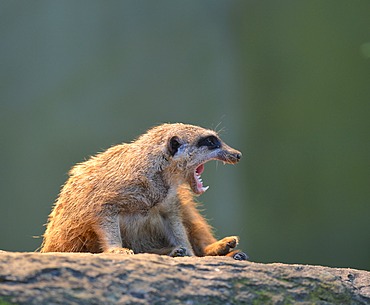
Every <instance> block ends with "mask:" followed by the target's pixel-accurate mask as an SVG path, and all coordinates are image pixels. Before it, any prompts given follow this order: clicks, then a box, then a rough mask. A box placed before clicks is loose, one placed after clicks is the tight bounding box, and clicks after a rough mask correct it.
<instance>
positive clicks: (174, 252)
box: [169, 247, 192, 257]
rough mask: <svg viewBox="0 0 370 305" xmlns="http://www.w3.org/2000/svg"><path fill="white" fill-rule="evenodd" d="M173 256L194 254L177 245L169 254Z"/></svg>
mask: <svg viewBox="0 0 370 305" xmlns="http://www.w3.org/2000/svg"><path fill="white" fill-rule="evenodd" d="M169 256H171V257H184V256H192V254H191V253H189V250H187V249H186V248H185V247H177V248H175V249H173V250H172V251H171V253H170V254H169Z"/></svg>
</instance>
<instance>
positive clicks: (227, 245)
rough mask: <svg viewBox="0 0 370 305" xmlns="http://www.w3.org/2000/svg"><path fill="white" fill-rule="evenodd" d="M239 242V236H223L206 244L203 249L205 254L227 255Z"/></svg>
mask: <svg viewBox="0 0 370 305" xmlns="http://www.w3.org/2000/svg"><path fill="white" fill-rule="evenodd" d="M238 243H239V238H238V237H237V236H229V237H225V238H223V239H221V240H219V241H216V242H215V243H213V244H210V245H208V246H207V247H206V248H205V249H204V253H205V255H211V256H216V255H227V254H228V253H230V251H232V249H234V248H235V247H236V246H237V245H238Z"/></svg>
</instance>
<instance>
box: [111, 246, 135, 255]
mask: <svg viewBox="0 0 370 305" xmlns="http://www.w3.org/2000/svg"><path fill="white" fill-rule="evenodd" d="M104 253H113V254H124V255H133V254H134V251H132V250H131V249H127V248H118V247H117V248H110V249H108V250H106V251H104Z"/></svg>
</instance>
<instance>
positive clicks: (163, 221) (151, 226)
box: [41, 123, 241, 256]
mask: <svg viewBox="0 0 370 305" xmlns="http://www.w3.org/2000/svg"><path fill="white" fill-rule="evenodd" d="M209 135H215V136H217V137H218V135H217V134H216V132H214V131H212V130H207V129H204V128H201V127H198V126H192V125H185V124H180V123H178V124H163V125H160V126H157V127H154V128H152V129H150V130H149V131H148V132H147V133H145V134H143V135H142V136H140V137H139V138H138V139H137V140H136V141H134V142H132V143H130V144H121V145H116V146H113V147H111V148H109V149H107V150H106V151H105V152H103V153H100V154H97V155H96V156H94V157H91V158H90V159H89V160H87V161H86V162H83V163H80V164H77V165H76V166H74V167H73V168H72V169H71V171H70V172H69V179H68V180H67V182H66V183H65V185H64V186H63V188H62V190H61V192H60V194H59V197H58V199H57V201H56V203H55V206H54V209H53V211H52V212H51V214H50V216H49V220H48V224H47V229H46V232H45V234H44V240H43V244H42V246H41V252H92V253H98V252H115V253H126V254H130V253H132V251H133V252H134V253H142V252H148V253H158V254H168V255H176V254H174V251H175V252H176V249H178V248H179V247H180V248H182V249H185V252H184V253H182V254H183V255H197V256H204V255H228V254H230V253H231V252H232V250H233V248H234V247H235V246H236V244H237V242H238V240H237V237H235V236H232V237H227V238H224V239H222V240H221V241H217V240H216V239H215V238H214V236H213V234H212V230H211V228H210V226H209V225H208V223H207V222H206V220H205V219H204V218H203V217H202V216H201V214H200V213H199V211H198V209H197V207H196V203H195V201H194V199H193V196H194V190H193V189H191V183H192V181H193V180H192V179H194V170H195V168H196V167H197V166H199V165H200V164H202V163H204V162H207V161H209V160H221V161H224V162H227V163H236V162H237V161H238V160H239V159H240V156H241V154H240V153H239V152H238V151H236V150H234V149H232V148H230V147H229V146H227V145H226V144H225V143H223V142H221V143H222V147H221V148H220V149H217V150H210V149H208V148H207V147H199V148H198V147H197V146H196V143H197V141H198V139H199V138H201V137H204V136H209ZM174 136H176V137H177V138H178V141H180V144H181V146H180V147H179V148H178V151H177V152H176V153H175V154H174V155H171V154H170V153H169V146H168V145H169V141H170V139H171V138H172V137H174ZM131 250H132V251H131Z"/></svg>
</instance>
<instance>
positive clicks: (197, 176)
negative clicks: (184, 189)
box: [190, 163, 209, 195]
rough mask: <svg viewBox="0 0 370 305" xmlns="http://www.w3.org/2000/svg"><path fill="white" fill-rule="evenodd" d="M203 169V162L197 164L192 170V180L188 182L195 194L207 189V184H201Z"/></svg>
mask: <svg viewBox="0 0 370 305" xmlns="http://www.w3.org/2000/svg"><path fill="white" fill-rule="evenodd" d="M203 171H204V163H202V164H200V165H198V167H197V168H196V169H195V170H194V174H193V176H194V181H192V183H191V184H190V186H191V188H192V190H193V192H194V193H195V194H197V195H200V194H203V193H204V192H205V191H206V190H208V188H209V186H203V181H202V178H201V175H202V173H203Z"/></svg>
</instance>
